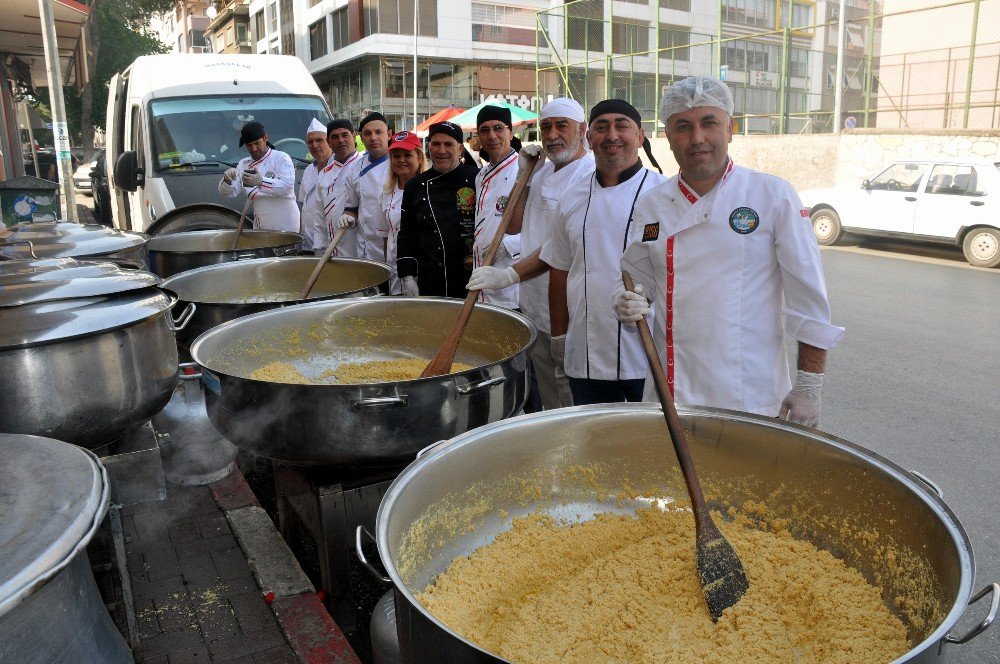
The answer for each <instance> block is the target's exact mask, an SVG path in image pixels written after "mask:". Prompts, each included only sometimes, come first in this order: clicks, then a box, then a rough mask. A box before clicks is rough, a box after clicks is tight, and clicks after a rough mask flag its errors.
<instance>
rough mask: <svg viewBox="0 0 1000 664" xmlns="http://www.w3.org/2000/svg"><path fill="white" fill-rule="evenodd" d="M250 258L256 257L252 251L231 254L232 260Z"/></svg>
mask: <svg viewBox="0 0 1000 664" xmlns="http://www.w3.org/2000/svg"><path fill="white" fill-rule="evenodd" d="M251 258H257V254H256V253H254V252H252V251H244V252H243V253H241V254H237V253H234V254H233V260H234V261H242V260H250V259H251Z"/></svg>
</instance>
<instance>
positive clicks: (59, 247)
mask: <svg viewBox="0 0 1000 664" xmlns="http://www.w3.org/2000/svg"><path fill="white" fill-rule="evenodd" d="M148 240H149V238H148V237H147V236H145V235H143V234H142V233H134V232H132V231H123V230H119V229H117V228H108V227H107V226H102V225H101V224H75V223H71V222H40V223H28V222H25V223H21V224H18V225H17V227H16V230H15V231H14V232H13V233H12V234H11V235H10V236H9V237H8V238H6V239H5V240H0V259H6V260H30V259H46V258H97V259H100V260H103V261H111V262H113V263H117V264H119V265H121V266H123V267H128V268H136V269H140V270H145V269H146V268H147V265H148V262H147V252H146V243H147V242H148Z"/></svg>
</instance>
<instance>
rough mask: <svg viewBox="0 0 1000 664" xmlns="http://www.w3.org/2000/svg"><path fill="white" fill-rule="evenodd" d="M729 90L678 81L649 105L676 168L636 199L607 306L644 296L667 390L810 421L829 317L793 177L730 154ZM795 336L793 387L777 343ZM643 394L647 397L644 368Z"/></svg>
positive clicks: (699, 80) (836, 334)
mask: <svg viewBox="0 0 1000 664" xmlns="http://www.w3.org/2000/svg"><path fill="white" fill-rule="evenodd" d="M732 113H733V97H732V94H731V93H730V91H729V88H728V87H727V86H726V84H725V83H723V82H722V81H719V80H718V79H714V78H709V77H702V76H698V77H691V78H687V79H684V80H681V81H678V82H677V83H675V84H674V85H672V86H671V87H670V88H668V90H667V91H666V92H665V93H664V95H663V99H662V101H661V104H660V117H661V118H665V119H666V127H667V139H668V141H669V143H670V149H671V151H672V152H673V154H674V157H675V158H676V160H677V163H678V165H679V167H680V173H679V174H678V175H676V176H674V177H673V178H671V179H670V180H669V181H668V182H666V183H664V184H661V185H660V186H658V187H656V188H654V189H652V190H651V191H650V192H649V193H647V194H645V195H643V196H642V197H641V198H640V199H639V200H638V202H637V204H636V209H635V226H634V228H633V232H632V241H631V243H630V244H629V246H628V248H627V249H626V251H625V254H624V256H623V257H622V259H621V267H622V269H623V270H625V271H627V272H629V273H630V274H631V276H632V278H633V280H634V281H635V282H636V284H637V288H636V290H637V292H638V294H636V293H632V292H627V291H625V289H624V287H623V286H622V284H621V281H620V280H619V284H618V287H617V289H616V292H615V296H614V300H613V310H614V312H615V315H616V316H617V317H618V319H619V320H620V321H622V322H623V323H625V324H627V325H630V326H631V325H634V324H635V322H636V321H637V320H638V319H639V318H640V317H641V316H643V315H645V314H646V313H648V312H649V306H648V303H647V298H652V300H653V301H654V303H655V304H654V308H655V316H654V332H653V337H654V340H655V342H656V346H657V350H658V351H659V354H660V359H661V361H662V362H663V364H664V369H665V371H666V374H667V382H668V385H669V386H670V389H671V391H672V392H673V396H674V400H675V401H677V402H678V403H684V404H692V405H700V406H713V407H720V408H729V409H734V410H742V411H746V412H750V413H757V414H761V415H769V416H779V415H780V416H781V417H783V418H785V419H788V420H791V421H793V422H798V423H801V424H807V425H811V426H816V425H817V424H818V423H819V416H820V405H821V402H820V389H821V387H822V384H823V372H824V364H825V359H826V351H827V350H828V349H830V348H832V347H834V346H835V345H836V344H837V342H839V341H840V339H841V337H842V336H843V334H844V330H843V328H841V327H837V326H835V325H832V324H831V322H830V320H831V315H830V305H829V303H828V301H827V296H826V284H825V281H824V278H823V265H822V262H821V259H820V253H819V248H818V247H817V245H816V240H815V237H814V235H813V231H812V225H811V224H810V221H809V216H808V214H807V212H806V211H805V210H804V209H803V207H802V203H801V201H800V200H799V197H798V195H797V194H796V193H795V190H794V189H792V187H791V185H789V184H788V183H787V182H785V181H784V180H782V179H780V178H777V177H775V176H772V175H767V174H764V173H760V172H757V171H753V170H750V169H748V168H743V167H741V166H738V165H735V164H734V163H733V161H732V159H731V158H730V157H729V155H728V151H729V150H728V147H729V142H730V141H731V140H732V129H733V121H732ZM785 333H787V334H788V335H789V336H791V337H792V338H794V339H796V340H797V341H798V371H797V377H796V380H795V385H794V386H793V385H792V383H791V381H790V379H789V371H788V365H787V361H786V358H785V349H784V346H783V335H784V334H785ZM644 399H645V400H647V401H656V400H657V397H656V392H655V385H654V382H653V380H652V379H647V381H646V390H645V395H644Z"/></svg>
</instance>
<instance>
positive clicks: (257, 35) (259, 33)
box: [251, 11, 267, 41]
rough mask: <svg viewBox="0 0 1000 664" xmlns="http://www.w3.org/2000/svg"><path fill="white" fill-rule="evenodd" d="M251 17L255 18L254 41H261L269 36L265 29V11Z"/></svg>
mask: <svg viewBox="0 0 1000 664" xmlns="http://www.w3.org/2000/svg"><path fill="white" fill-rule="evenodd" d="M251 18H252V20H253V33H254V35H253V38H254V41H260V40H261V39H264V38H265V37H266V36H267V33H266V32H265V31H264V12H263V11H260V12H258V13H256V14H254V15H253V16H252V17H251Z"/></svg>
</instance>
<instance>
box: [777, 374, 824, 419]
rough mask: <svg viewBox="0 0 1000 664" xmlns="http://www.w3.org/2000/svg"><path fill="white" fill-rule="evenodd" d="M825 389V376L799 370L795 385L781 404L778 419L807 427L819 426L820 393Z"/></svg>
mask: <svg viewBox="0 0 1000 664" xmlns="http://www.w3.org/2000/svg"><path fill="white" fill-rule="evenodd" d="M822 389H823V374H821V373H809V372H808V371H802V369H799V370H798V373H797V374H796V377H795V385H794V386H793V387H792V391H791V392H789V393H788V396H786V397H785V400H784V401H782V402H781V411H779V413H778V417H780V418H781V419H783V420H788V421H789V422H795V423H796V424H804V425H806V426H807V427H816V426H819V415H820V410H821V404H820V391H821V390H822Z"/></svg>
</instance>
